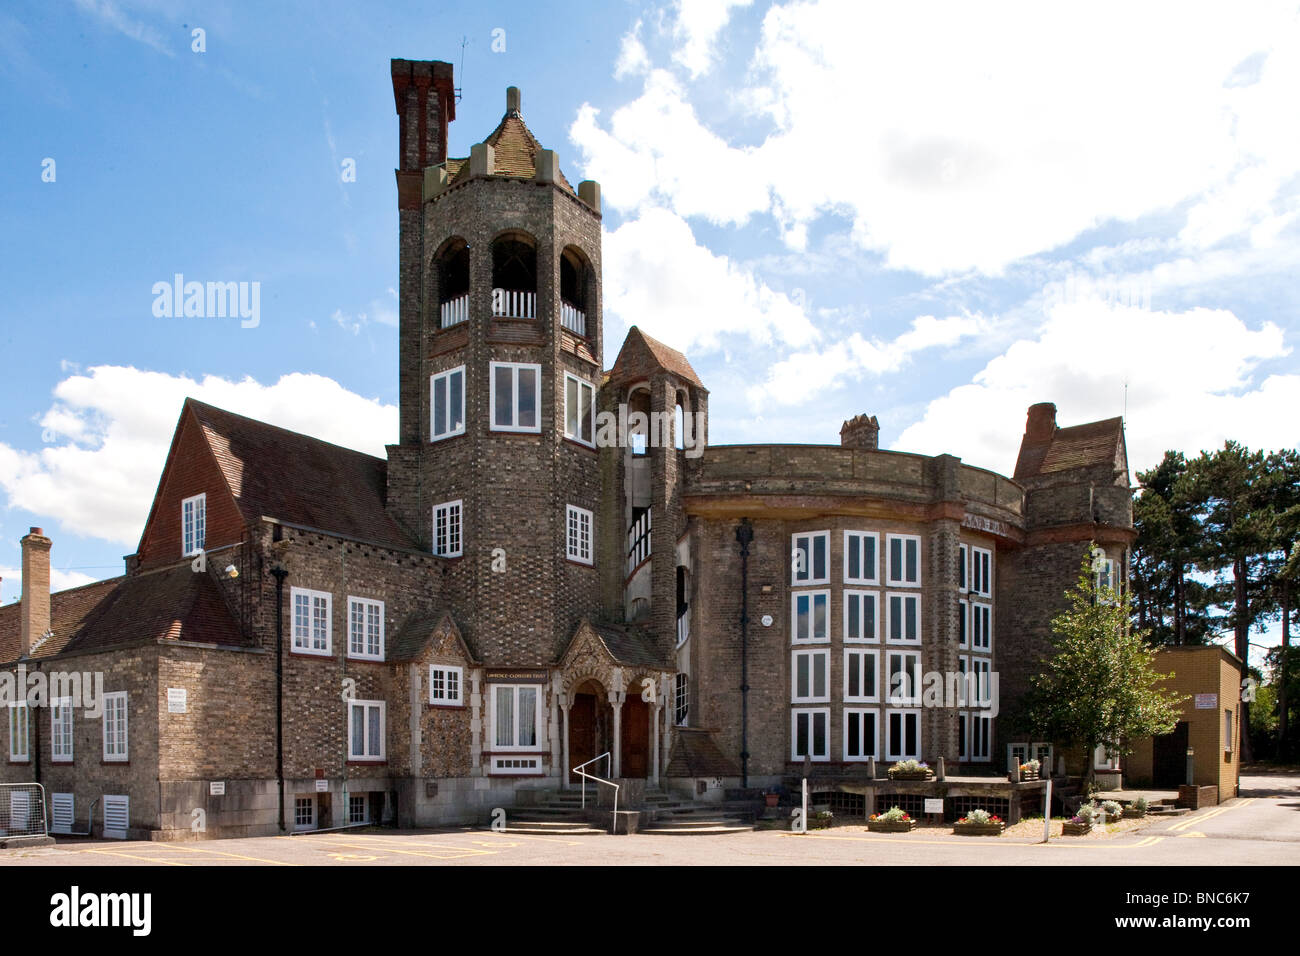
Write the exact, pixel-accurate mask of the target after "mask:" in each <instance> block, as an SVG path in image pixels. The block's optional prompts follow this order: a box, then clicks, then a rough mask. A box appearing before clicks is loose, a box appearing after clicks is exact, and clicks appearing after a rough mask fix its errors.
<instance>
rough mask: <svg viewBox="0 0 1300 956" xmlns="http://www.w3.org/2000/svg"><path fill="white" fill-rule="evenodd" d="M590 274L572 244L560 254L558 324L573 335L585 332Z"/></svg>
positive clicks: (584, 333)
mask: <svg viewBox="0 0 1300 956" xmlns="http://www.w3.org/2000/svg"><path fill="white" fill-rule="evenodd" d="M590 275H591V272H590V270H589V269H588V267H587V264H586V261H585V259H584V257H583V256H582V253H580V252H579V251H578V250H577V249H575V248H574V247H573V246H569V247H567V248H566V249H565V250H564V252H563V254H561V256H560V324H561V325H563V326H564V327H565V328H566V329H568V330H569V331H570V332H572V333H573V334H574V335H581V336H586V334H587V282H588V279H589V277H590Z"/></svg>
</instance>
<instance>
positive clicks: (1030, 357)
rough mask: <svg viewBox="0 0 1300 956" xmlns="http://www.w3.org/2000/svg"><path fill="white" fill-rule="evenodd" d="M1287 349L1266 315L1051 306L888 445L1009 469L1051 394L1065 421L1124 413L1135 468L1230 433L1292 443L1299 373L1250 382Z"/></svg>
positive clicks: (1298, 439)
mask: <svg viewBox="0 0 1300 956" xmlns="http://www.w3.org/2000/svg"><path fill="white" fill-rule="evenodd" d="M1290 353H1291V349H1290V347H1289V346H1287V345H1286V344H1285V342H1284V340H1283V333H1282V330H1281V329H1279V328H1278V327H1277V326H1276V325H1273V324H1272V323H1265V324H1264V325H1262V326H1261V327H1259V328H1256V329H1252V328H1249V327H1248V326H1247V325H1246V324H1245V323H1244V322H1242V321H1241V319H1239V318H1237V317H1236V316H1235V315H1233V314H1232V313H1231V312H1227V311H1223V310H1211V309H1203V308H1198V309H1192V310H1190V311H1187V312H1148V311H1144V310H1142V309H1137V308H1133V307H1130V306H1124V305H1118V304H1110V305H1108V304H1105V303H1102V302H1076V303H1063V304H1059V305H1056V306H1054V307H1053V308H1052V309H1051V311H1050V313H1049V315H1048V319H1047V322H1046V323H1045V324H1044V325H1043V326H1042V328H1041V329H1040V330H1039V331H1038V333H1037V336H1036V337H1035V338H1033V339H1022V340H1020V341H1017V342H1015V343H1014V344H1013V345H1011V346H1010V347H1009V348H1008V349H1007V350H1006V351H1005V352H1004V353H1002V354H1001V355H999V356H998V357H997V358H995V359H993V360H992V361H990V362H989V363H988V364H987V365H986V366H985V367H984V369H983V370H982V371H980V372H979V373H978V374H977V375H976V376H975V377H974V380H973V381H972V382H970V383H969V384H966V385H961V386H958V387H956V388H953V389H952V390H951V391H949V392H948V393H947V394H946V395H943V396H941V397H939V398H936V399H934V400H933V401H931V402H930V403H929V406H928V407H927V408H926V410H925V413H924V415H923V416H922V418H921V420H920V421H918V422H916V423H915V424H913V425H911V426H910V427H908V428H907V429H906V430H904V432H903V433H902V435H901V436H900V437H899V439H898V442H897V444H896V446H895V447H897V448H899V449H901V450H905V451H916V452H922V453H925V454H939V453H943V452H947V453H951V454H955V455H959V456H960V457H962V458H963V459H964V460H966V461H967V462H969V463H970V464H974V465H979V466H982V467H985V468H990V469H992V470H994V471H997V472H999V473H1001V474H1010V473H1011V471H1012V470H1013V468H1014V465H1015V459H1016V454H1017V452H1018V450H1019V447H1020V439H1021V436H1022V434H1023V431H1024V421H1025V412H1026V410H1027V409H1028V407H1029V406H1030V405H1032V404H1034V403H1035V402H1047V401H1050V402H1055V403H1056V406H1057V421H1058V424H1060V425H1062V426H1067V425H1077V424H1081V423H1084V422H1089V421H1095V420H1098V419H1102V418H1112V417H1115V416H1117V415H1119V414H1121V413H1122V411H1123V409H1124V401H1125V395H1124V386H1125V383H1126V382H1127V383H1128V398H1127V401H1128V411H1127V419H1126V423H1127V444H1128V452H1129V465H1130V468H1131V470H1132V471H1133V472H1134V473H1136V472H1137V471H1139V470H1142V469H1145V468H1149V467H1151V466H1152V465H1154V464H1156V463H1157V462H1159V460H1160V458H1161V456H1162V455H1163V454H1164V452H1165V450H1166V449H1179V450H1182V451H1184V452H1185V453H1188V454H1196V453H1197V452H1198V451H1199V450H1200V449H1213V448H1216V447H1219V446H1221V445H1222V444H1223V442H1224V440H1225V439H1228V438H1233V439H1236V440H1238V441H1241V442H1244V443H1245V444H1247V445H1249V446H1251V447H1254V448H1265V449H1275V448H1279V447H1289V446H1295V445H1296V444H1297V443H1300V423H1298V422H1297V420H1296V418H1295V415H1294V410H1295V409H1296V408H1300V374H1295V373H1286V374H1272V375H1268V376H1267V377H1265V378H1263V379H1262V380H1260V379H1259V376H1258V374H1257V373H1258V369H1259V367H1260V365H1261V364H1262V363H1263V362H1266V361H1270V360H1276V359H1281V358H1284V357H1286V356H1287V355H1289V354H1290Z"/></svg>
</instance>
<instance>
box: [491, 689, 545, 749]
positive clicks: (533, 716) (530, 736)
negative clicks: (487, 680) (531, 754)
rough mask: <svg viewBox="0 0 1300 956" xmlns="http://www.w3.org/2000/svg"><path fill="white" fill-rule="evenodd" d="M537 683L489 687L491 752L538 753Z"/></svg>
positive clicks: (539, 709) (539, 706) (539, 713)
mask: <svg viewBox="0 0 1300 956" xmlns="http://www.w3.org/2000/svg"><path fill="white" fill-rule="evenodd" d="M541 722H542V685H541V684H493V685H492V724H493V726H492V741H493V746H492V749H494V750H540V749H541V746H540V744H539V740H540V737H539V727H540V725H541Z"/></svg>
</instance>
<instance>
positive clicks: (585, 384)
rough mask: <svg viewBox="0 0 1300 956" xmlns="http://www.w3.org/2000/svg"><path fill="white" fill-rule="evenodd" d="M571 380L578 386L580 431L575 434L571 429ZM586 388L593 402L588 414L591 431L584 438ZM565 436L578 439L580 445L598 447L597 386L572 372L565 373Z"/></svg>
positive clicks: (588, 425) (588, 426)
mask: <svg viewBox="0 0 1300 956" xmlns="http://www.w3.org/2000/svg"><path fill="white" fill-rule="evenodd" d="M569 382H574V383H575V384H576V385H577V387H578V432H579V434H574V433H573V432H571V431H569V413H570V411H571V409H570V408H569ZM584 390H586V391H588V392H590V393H591V403H590V408H589V411H588V415H587V422H586V424H587V431H588V432H590V436H591V437H589V438H584V437H583V436H582V434H581V432H582V405H583V398H582V396H583V394H584ZM564 437H565V438H569V439H572V440H573V441H576V442H577V443H578V444H580V445H586V446H587V447H588V448H595V447H596V386H595V385H593V384H592V383H591V382H589V381H587V380H586V379H585V378H579V377H578V376H576V375H574V374H573V373H572V372H565V373H564Z"/></svg>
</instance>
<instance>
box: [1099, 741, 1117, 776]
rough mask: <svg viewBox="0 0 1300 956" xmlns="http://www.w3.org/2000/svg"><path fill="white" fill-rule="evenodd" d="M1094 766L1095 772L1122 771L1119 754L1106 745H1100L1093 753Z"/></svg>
mask: <svg viewBox="0 0 1300 956" xmlns="http://www.w3.org/2000/svg"><path fill="white" fill-rule="evenodd" d="M1092 766H1093V769H1094V770H1107V771H1114V770H1118V769H1120V766H1119V754H1117V753H1115V751H1113V750H1111V749H1110V748H1109V747H1107V746H1106V745H1105V744H1098V745H1097V748H1096V749H1095V750H1094V751H1093V752H1092Z"/></svg>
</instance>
